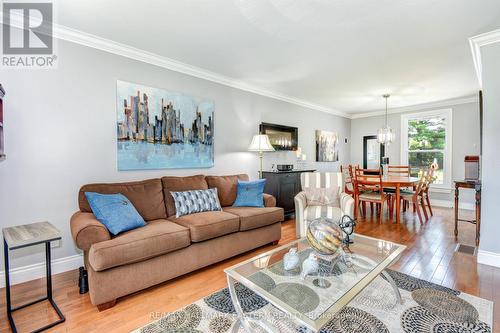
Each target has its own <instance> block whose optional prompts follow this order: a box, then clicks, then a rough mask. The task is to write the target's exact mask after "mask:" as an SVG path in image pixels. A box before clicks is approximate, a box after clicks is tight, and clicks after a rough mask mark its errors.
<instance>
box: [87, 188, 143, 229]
mask: <svg viewBox="0 0 500 333" xmlns="http://www.w3.org/2000/svg"><path fill="white" fill-rule="evenodd" d="M85 196H86V197H87V201H88V202H89V205H90V208H91V209H92V212H93V213H94V215H95V217H96V219H97V220H98V221H99V222H101V223H102V224H104V225H105V226H106V228H108V230H109V232H110V233H112V234H113V235H118V234H119V233H120V232H124V231H127V230H132V229H135V228H139V227H143V226H145V225H146V223H145V222H144V219H143V218H142V216H141V215H139V213H138V212H137V210H136V209H135V207H134V205H132V203H131V202H130V200H129V199H128V198H127V197H126V196H124V195H123V194H120V193H117V194H99V193H95V192H85Z"/></svg>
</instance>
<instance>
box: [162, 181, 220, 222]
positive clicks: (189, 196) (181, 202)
mask: <svg viewBox="0 0 500 333" xmlns="http://www.w3.org/2000/svg"><path fill="white" fill-rule="evenodd" d="M170 194H172V197H173V198H174V202H175V212H176V213H175V216H176V217H181V216H183V215H189V214H193V213H200V212H210V211H220V210H222V209H221V206H220V202H219V198H218V197H217V189H216V188H210V189H208V190H192V191H182V192H170Z"/></svg>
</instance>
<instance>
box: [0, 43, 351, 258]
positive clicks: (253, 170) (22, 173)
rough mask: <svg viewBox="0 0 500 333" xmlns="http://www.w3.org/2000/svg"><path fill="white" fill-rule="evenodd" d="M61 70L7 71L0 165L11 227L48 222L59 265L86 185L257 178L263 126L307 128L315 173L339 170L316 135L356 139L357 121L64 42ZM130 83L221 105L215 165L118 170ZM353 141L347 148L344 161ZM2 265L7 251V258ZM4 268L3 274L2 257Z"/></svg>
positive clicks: (0, 198)
mask: <svg viewBox="0 0 500 333" xmlns="http://www.w3.org/2000/svg"><path fill="white" fill-rule="evenodd" d="M58 53H59V54H58V56H59V60H58V61H59V63H58V68H57V69H55V70H1V72H0V82H1V83H2V84H3V86H4V87H5V89H6V92H7V93H6V99H5V105H4V110H5V152H6V154H7V159H6V160H5V161H4V162H0V224H1V226H2V227H6V226H11V225H17V224H24V223H30V222H35V221H43V220H48V221H51V222H52V223H54V224H55V225H56V226H57V227H58V228H59V229H60V230H61V231H62V236H63V240H62V244H61V246H60V247H58V248H56V249H54V252H53V257H54V258H64V257H67V256H71V255H74V254H76V253H77V249H76V248H75V246H74V244H73V240H72V239H71V235H70V230H69V218H70V216H71V214H72V213H73V212H75V211H76V210H77V209H78V207H77V193H78V189H79V188H80V186H81V185H83V184H86V183H91V182H117V181H127V180H138V179H145V178H152V177H161V176H164V175H191V174H197V173H206V174H220V175H222V174H234V173H240V172H245V173H248V174H250V175H251V177H253V178H256V177H257V170H258V157H257V155H256V154H253V153H249V152H246V149H247V147H248V144H249V143H250V140H251V138H252V135H253V134H255V133H256V132H257V131H258V124H259V123H260V122H262V121H265V122H271V123H279V124H283V125H291V126H296V127H299V145H300V146H301V147H302V148H303V151H304V153H305V154H307V156H308V160H309V166H310V167H313V168H318V169H325V168H326V169H338V163H322V164H318V163H315V162H312V160H313V158H314V147H315V146H314V135H315V134H314V130H316V129H323V130H330V131H336V132H338V133H339V134H340V137H341V138H349V137H350V120H349V119H346V118H342V117H338V116H334V115H330V114H327V113H322V112H319V111H314V110H309V109H305V108H303V107H299V106H296V105H293V104H289V103H285V102H281V101H277V100H274V99H270V98H267V97H262V96H259V95H255V94H252V93H247V92H244V91H241V90H236V89H232V88H229V87H226V86H222V85H219V84H216V83H212V82H209V81H205V80H201V79H197V78H194V77H190V76H187V75H184V74H180V73H177V72H173V71H169V70H165V69H162V68H159V67H155V66H152V65H148V64H145V63H140V62H138V61H135V60H130V59H128V58H123V57H120V56H116V55H112V54H109V53H105V52H102V51H98V50H95V49H91V48H87V47H84V46H80V45H76V44H72V43H68V42H64V41H59V51H58ZM118 79H120V80H126V81H130V82H135V83H141V84H144V85H149V86H153V87H160V88H164V89H168V90H172V91H179V92H184V93H188V94H193V95H195V96H200V97H204V98H209V99H212V100H214V101H215V104H216V111H215V166H214V167H213V168H210V169H197V170H185V169H184V170H157V171H142V172H139V171H137V172H130V171H129V172H118V171H117V170H116V105H115V104H116V80H118ZM349 154H350V147H349V145H348V144H344V143H343V141H342V144H341V145H340V157H341V161H342V162H343V163H345V162H347V161H349V160H350V157H349ZM291 160H293V153H270V154H266V165H267V166H270V164H271V163H277V162H280V163H283V162H286V161H291ZM1 256H2V258H3V252H2V254H1ZM13 256H14V260H13V263H12V265H13V266H14V267H16V266H17V267H19V266H23V265H28V264H32V263H36V262H42V261H43V260H44V254H43V253H42V251H41V248H39V249H37V250H36V251H33V250H26V251H16V252H14V253H13ZM0 267H3V259H2V260H1V264H0Z"/></svg>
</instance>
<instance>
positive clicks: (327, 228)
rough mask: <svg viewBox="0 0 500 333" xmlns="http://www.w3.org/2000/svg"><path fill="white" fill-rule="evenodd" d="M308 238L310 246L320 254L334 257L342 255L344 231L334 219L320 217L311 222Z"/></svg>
mask: <svg viewBox="0 0 500 333" xmlns="http://www.w3.org/2000/svg"><path fill="white" fill-rule="evenodd" d="M306 238H307V241H308V242H309V245H311V247H312V248H313V249H314V250H315V251H317V252H318V253H319V254H322V255H326V256H332V255H335V254H338V253H340V251H339V249H340V248H341V247H342V229H341V228H340V227H339V225H338V224H337V223H335V222H334V221H333V220H332V219H328V218H324V217H320V218H318V219H315V220H313V221H311V222H310V223H309V226H308V228H307V234H306Z"/></svg>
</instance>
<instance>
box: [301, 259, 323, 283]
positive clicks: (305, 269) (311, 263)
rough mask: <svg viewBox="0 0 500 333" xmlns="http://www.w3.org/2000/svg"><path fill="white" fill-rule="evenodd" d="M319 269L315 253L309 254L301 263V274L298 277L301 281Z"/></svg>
mask: <svg viewBox="0 0 500 333" xmlns="http://www.w3.org/2000/svg"><path fill="white" fill-rule="evenodd" d="M318 268H319V263H318V257H317V256H316V254H315V253H311V254H309V257H307V259H306V260H304V262H303V263H302V273H301V274H300V277H301V278H302V280H304V279H305V278H306V276H308V275H310V274H312V273H315V272H316V271H317V270H318Z"/></svg>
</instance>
